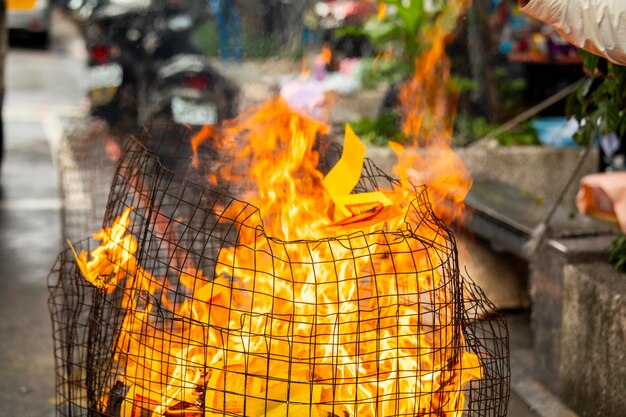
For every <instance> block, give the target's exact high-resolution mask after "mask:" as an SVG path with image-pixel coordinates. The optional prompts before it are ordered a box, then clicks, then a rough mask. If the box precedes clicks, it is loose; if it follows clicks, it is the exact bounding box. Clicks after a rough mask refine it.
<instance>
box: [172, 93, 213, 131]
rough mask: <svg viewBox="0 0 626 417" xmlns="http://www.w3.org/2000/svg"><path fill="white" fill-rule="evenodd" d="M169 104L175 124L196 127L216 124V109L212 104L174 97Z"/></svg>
mask: <svg viewBox="0 0 626 417" xmlns="http://www.w3.org/2000/svg"><path fill="white" fill-rule="evenodd" d="M171 104H172V116H173V118H174V121H175V122H176V123H179V124H186V125H196V126H199V125H213V124H216V123H217V107H215V104H213V103H209V102H206V101H200V102H196V101H192V100H188V99H185V98H182V97H174V98H173V99H172V103H171Z"/></svg>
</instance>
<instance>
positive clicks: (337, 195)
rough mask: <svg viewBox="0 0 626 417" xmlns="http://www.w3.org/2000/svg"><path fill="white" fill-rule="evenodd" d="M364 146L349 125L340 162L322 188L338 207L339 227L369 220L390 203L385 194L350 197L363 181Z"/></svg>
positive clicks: (362, 194)
mask: <svg viewBox="0 0 626 417" xmlns="http://www.w3.org/2000/svg"><path fill="white" fill-rule="evenodd" d="M365 151H366V147H365V145H364V144H363V143H362V142H361V141H360V140H359V138H358V137H357V136H356V135H355V133H354V131H353V130H352V128H351V127H350V126H349V125H346V135H345V138H344V142H343V152H342V153H341V158H340V159H339V161H338V162H337V164H335V166H334V167H333V169H331V170H330V172H329V173H328V174H327V175H326V177H325V178H324V181H323V182H322V185H323V186H324V188H325V189H326V191H327V192H328V194H329V195H330V198H331V199H332V200H333V202H334V203H335V219H336V220H337V224H338V225H342V224H347V223H354V222H357V221H359V222H360V221H365V220H370V219H371V218H373V217H374V216H376V215H378V214H379V213H380V212H381V211H382V210H383V209H384V208H385V207H389V206H391V205H392V202H391V200H390V199H389V198H388V197H387V196H386V195H385V194H384V193H382V192H370V193H361V194H351V193H352V190H354V187H356V185H357V184H358V182H359V179H360V178H361V172H362V171H363V162H364V161H365Z"/></svg>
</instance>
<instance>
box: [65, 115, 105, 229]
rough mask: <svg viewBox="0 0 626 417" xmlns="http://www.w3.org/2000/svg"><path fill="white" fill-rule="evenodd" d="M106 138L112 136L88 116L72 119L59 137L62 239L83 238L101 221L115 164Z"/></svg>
mask: <svg viewBox="0 0 626 417" xmlns="http://www.w3.org/2000/svg"><path fill="white" fill-rule="evenodd" d="M107 140H109V141H111V140H113V139H111V138H110V136H109V135H108V132H107V131H106V129H104V128H102V127H98V126H97V124H94V123H92V122H91V120H88V119H75V120H72V122H71V123H70V124H69V127H68V128H67V129H66V131H65V132H64V135H63V136H62V137H61V141H60V142H59V147H58V149H57V153H56V155H57V163H58V170H59V185H60V192H61V198H62V200H63V205H62V210H61V225H62V238H63V241H66V240H72V241H76V240H80V239H83V238H85V237H86V236H89V235H90V234H92V233H93V232H94V225H95V226H96V227H97V226H98V225H100V224H101V223H102V218H103V217H104V212H105V209H106V203H107V199H108V197H109V192H110V191H111V183H112V182H113V175H114V174H115V168H116V166H117V164H116V161H115V157H114V155H113V154H112V152H111V151H110V150H109V151H108V152H107V143H109V144H110V145H113V144H112V143H110V142H107ZM113 146H115V145H113Z"/></svg>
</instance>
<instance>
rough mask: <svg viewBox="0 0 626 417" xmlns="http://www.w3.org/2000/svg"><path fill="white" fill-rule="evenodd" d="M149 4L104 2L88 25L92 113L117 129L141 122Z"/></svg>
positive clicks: (89, 90)
mask: <svg viewBox="0 0 626 417" xmlns="http://www.w3.org/2000/svg"><path fill="white" fill-rule="evenodd" d="M148 7H149V3H146V2H145V1H140V2H136V3H134V2H125V3H124V6H120V5H118V4H113V3H106V4H101V5H100V6H98V7H96V8H95V9H94V11H93V13H92V15H91V16H90V18H89V23H88V24H87V25H85V39H86V44H87V49H88V53H89V58H88V72H87V93H88V96H89V99H90V101H91V110H90V113H91V115H92V116H94V117H97V118H99V119H102V120H104V121H105V122H106V123H107V124H108V125H109V127H110V128H111V129H112V130H113V131H114V132H115V131H117V132H128V131H134V130H135V129H136V127H137V126H138V123H139V117H138V116H139V107H140V103H139V100H138V96H139V91H140V88H141V85H140V80H142V79H143V78H144V75H145V61H146V56H145V53H144V50H143V48H142V47H141V43H142V39H143V36H144V30H143V28H144V26H145V21H146V19H147V18H148V17H147V12H148Z"/></svg>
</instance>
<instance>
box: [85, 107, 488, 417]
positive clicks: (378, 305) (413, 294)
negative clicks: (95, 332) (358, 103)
mask: <svg viewBox="0 0 626 417" xmlns="http://www.w3.org/2000/svg"><path fill="white" fill-rule="evenodd" d="M325 132H327V126H325V125H323V124H321V123H318V122H315V121H313V120H311V119H307V118H305V117H303V116H300V115H298V114H296V113H293V112H292V111H290V110H289V108H288V107H287V105H286V104H285V103H284V102H283V101H281V100H274V101H271V102H269V103H267V104H266V105H265V106H263V107H261V108H260V109H259V110H258V111H257V112H256V113H249V114H247V115H245V116H244V117H241V118H240V119H238V120H237V121H235V122H232V123H231V124H229V125H228V126H225V127H224V128H223V129H220V130H219V133H218V134H219V135H220V136H222V137H227V138H231V139H232V138H237V140H240V141H242V142H243V143H245V146H244V149H243V151H242V152H241V155H246V156H249V157H250V160H251V161H252V163H251V164H250V174H251V176H252V177H253V179H254V180H255V182H256V185H257V191H256V192H255V193H253V194H250V195H248V201H250V202H251V203H253V204H255V205H256V206H257V207H258V209H259V212H260V213H255V212H253V211H249V212H248V213H247V214H246V217H247V218H248V220H247V221H246V227H242V228H241V231H240V235H239V243H238V244H237V245H236V246H234V247H224V248H223V249H222V250H221V251H220V252H219V254H218V260H217V263H216V270H215V275H214V277H215V278H213V277H206V276H204V274H203V272H202V271H201V270H189V269H184V270H183V271H181V273H180V276H179V277H178V282H179V288H180V287H182V288H185V289H186V290H185V291H186V292H187V293H189V294H190V296H189V297H185V300H186V301H182V302H180V301H179V302H177V303H172V302H171V301H168V300H170V299H171V297H170V296H171V294H169V293H168V291H170V290H168V288H173V286H171V285H170V284H169V283H167V282H166V280H165V279H163V278H158V277H153V276H151V275H150V274H148V273H147V272H146V271H144V270H143V269H142V268H141V267H140V266H139V265H138V264H137V260H136V258H135V256H134V254H135V251H136V248H137V242H136V240H135V239H134V237H132V235H131V234H130V233H129V232H128V231H127V229H128V225H129V224H130V217H131V215H132V213H131V211H130V209H128V210H126V211H125V212H124V213H123V214H122V215H121V216H120V218H118V219H117V220H116V221H115V222H114V225H113V226H112V227H110V228H106V229H104V230H103V231H102V232H100V233H99V234H98V235H96V237H97V238H98V239H100V240H101V242H102V245H101V246H100V247H99V248H96V249H95V250H94V251H92V253H91V260H88V256H87V254H86V253H81V255H80V256H77V262H78V264H79V266H80V268H81V271H82V273H83V275H84V276H85V278H86V279H87V280H89V281H90V282H91V283H93V284H94V285H96V286H98V287H99V288H102V289H103V290H106V291H111V289H115V288H117V289H119V290H120V291H124V305H123V308H124V309H125V310H126V311H127V314H126V316H125V318H124V322H123V324H122V328H121V332H120V336H119V338H118V343H117V347H116V356H115V358H116V360H117V363H118V369H120V370H121V372H120V373H121V378H122V379H123V381H124V382H125V383H126V384H128V385H130V386H132V387H133V390H132V391H130V393H131V394H132V395H133V396H135V397H133V398H141V399H143V400H144V402H143V407H149V409H150V411H152V413H153V414H152V415H155V416H158V415H164V414H167V413H168V412H169V410H172V409H173V408H175V407H177V406H179V405H180V404H198V402H199V401H201V400H200V399H201V398H204V399H203V400H202V401H204V410H205V413H206V415H208V416H213V415H220V414H221V413H223V412H229V413H233V414H235V415H243V414H244V410H245V415H248V416H262V415H285V414H286V413H287V409H288V412H289V413H290V414H291V413H295V412H298V413H299V412H302V413H303V414H304V413H305V412H306V414H307V415H322V416H325V415H329V414H330V413H331V412H332V413H333V414H338V415H349V416H375V415H384V416H391V415H405V414H415V413H416V412H417V413H424V414H428V413H431V412H434V411H435V410H438V412H440V413H441V415H446V416H457V417H458V416H461V414H462V412H463V409H464V403H465V397H464V393H463V389H462V387H463V386H464V385H465V384H466V383H467V382H468V381H470V380H471V379H474V378H480V377H481V375H482V368H481V364H480V362H479V359H478V357H477V356H476V355H475V354H474V353H471V352H468V351H464V350H461V351H458V350H457V349H458V348H457V349H453V348H452V347H453V346H459V337H460V338H462V336H461V332H460V327H459V326H460V324H459V323H458V322H457V320H458V317H457V316H456V314H455V310H454V303H453V302H452V300H453V299H454V296H453V294H452V293H451V290H452V289H448V288H447V287H446V286H445V283H444V281H443V278H444V276H443V274H444V273H445V271H444V270H443V267H435V268H434V269H433V265H432V262H433V261H432V260H433V259H445V258H447V257H449V256H450V253H448V249H447V248H446V246H445V243H446V242H445V235H444V234H443V233H442V231H441V230H433V228H432V227H431V226H428V225H427V224H426V223H425V222H423V221H422V222H414V223H415V224H413V225H412V226H411V227H412V228H411V229H407V223H406V219H405V214H404V213H405V212H406V211H408V210H409V207H410V206H411V204H413V203H412V202H413V200H414V199H415V195H414V194H413V193H412V192H410V191H409V190H407V189H401V188H399V189H397V190H385V191H384V195H385V196H386V198H388V199H389V200H391V202H392V204H393V205H394V206H395V207H396V208H397V209H398V210H397V211H395V212H393V211H392V212H391V214H390V215H387V216H386V217H381V218H380V220H379V221H373V222H369V223H367V222H365V223H358V222H357V223H356V224H348V225H346V226H342V225H341V224H339V223H337V220H340V219H338V218H337V217H336V215H334V214H333V212H332V210H331V208H332V207H333V205H334V203H333V197H332V196H331V195H330V194H329V193H328V192H327V191H326V190H325V188H324V186H323V185H322V183H323V179H324V176H323V175H322V174H321V173H320V172H319V171H318V170H317V162H318V155H317V153H316V152H315V151H314V150H313V148H314V144H315V141H316V138H317V137H318V135H319V134H323V133H325ZM206 134H207V132H204V136H206ZM196 142H198V140H196ZM347 157H348V159H349V157H350V155H348V156H347ZM353 162H354V161H353ZM357 162H358V161H357ZM347 166H358V163H356V164H354V163H352V165H350V164H348V165H347ZM359 169H360V168H359ZM351 187H352V186H349V187H348V188H351ZM374 194H375V193H374ZM242 205H243V204H241V205H238V204H232V205H230V206H229V207H226V208H223V209H221V210H223V212H221V213H219V214H220V217H221V218H235V216H237V215H238V213H240V212H241V211H242V210H243V209H242ZM259 214H260V216H259ZM381 221H384V223H385V224H384V225H383V224H381ZM413 228H414V229H413ZM358 229H360V230H359V232H358V233H355V232H354V231H355V230H358ZM382 229H385V230H394V231H396V232H394V233H389V234H388V233H381V232H380V230H382ZM270 236H271V237H270ZM324 236H340V237H338V238H326V239H322V240H319V239H320V238H321V237H324ZM414 236H420V237H421V239H415V238H414ZM303 239H316V240H315V244H312V242H313V241H306V240H303ZM424 242H431V243H429V244H428V245H425V244H424ZM374 256H375V257H376V258H375V259H376V262H374V263H372V259H373V257H374ZM116 262H121V263H123V264H124V268H121V267H120V268H118V267H117V266H116ZM103 276H106V278H104V277H103ZM131 278H132V279H131ZM159 289H161V291H162V294H161V296H160V304H159V307H160V308H161V309H163V308H167V309H169V310H170V311H172V312H173V314H174V315H175V316H176V317H181V318H186V319H183V320H179V321H177V322H176V325H175V326H174V327H172V328H168V329H167V331H165V330H160V329H159V328H158V326H154V325H153V324H151V323H152V322H151V320H154V319H152V318H151V317H152V316H154V315H155V313H153V312H152V310H153V308H154V305H153V304H152V303H148V305H147V306H142V305H140V304H141V303H144V304H145V303H146V296H145V295H144V296H141V297H140V293H139V292H140V291H145V292H147V293H148V294H152V295H153V296H156V294H159V292H158V291H159ZM435 289H437V291H434V290H435ZM424 297H426V298H427V299H426V298H424ZM149 299H150V298H148V300H149ZM140 300H141V302H140ZM435 306H436V307H435ZM435 309H436V310H435ZM459 353H460V354H459ZM286 354H288V356H289V359H288V361H289V362H288V363H289V366H286V365H285V364H286V362H285V361H286V360H287V359H286V358H285V355H286ZM457 355H458V356H457ZM207 369H208V371H209V373H208V374H207V373H206V371H207ZM268 372H271V374H268ZM226 373H228V375H229V377H228V378H229V379H228V381H229V382H226V380H225V379H224V378H225V375H226ZM233 375H245V377H244V376H241V378H242V379H241V381H240V382H237V377H236V376H233ZM270 375H271V377H270ZM287 381H289V383H288V384H287ZM226 383H228V387H226V385H224V384H226ZM199 387H201V388H199ZM220 387H221V389H222V390H220ZM289 387H290V388H289ZM202 391H204V392H202ZM220 393H221V394H220ZM131 394H129V395H131ZM244 394H245V395H246V397H244ZM220 395H221V397H220ZM132 401H134V400H133V399H131V400H130V402H128V401H126V402H125V403H124V404H127V403H128V404H131V403H132ZM105 402H106V401H105V399H103V400H102V402H101V407H105ZM225 404H229V405H225ZM224 407H226V409H224ZM200 412H201V411H200ZM168 415H169V414H168Z"/></svg>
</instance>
